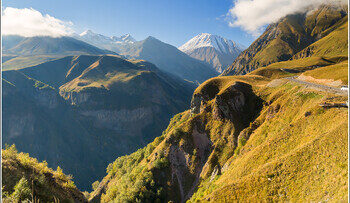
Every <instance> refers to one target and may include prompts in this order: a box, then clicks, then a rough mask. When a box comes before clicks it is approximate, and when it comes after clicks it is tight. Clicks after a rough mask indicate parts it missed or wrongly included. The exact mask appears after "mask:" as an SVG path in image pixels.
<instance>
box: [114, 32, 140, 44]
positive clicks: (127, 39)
mask: <svg viewBox="0 0 350 203" xmlns="http://www.w3.org/2000/svg"><path fill="white" fill-rule="evenodd" d="M111 38H112V39H113V40H114V41H117V42H127V43H134V42H136V40H135V39H134V38H133V37H132V36H131V35H130V34H125V35H122V36H120V37H116V36H113V37H111Z"/></svg>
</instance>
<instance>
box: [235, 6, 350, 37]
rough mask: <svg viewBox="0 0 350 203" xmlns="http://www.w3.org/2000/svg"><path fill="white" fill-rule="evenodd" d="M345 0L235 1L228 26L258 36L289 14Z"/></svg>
mask: <svg viewBox="0 0 350 203" xmlns="http://www.w3.org/2000/svg"><path fill="white" fill-rule="evenodd" d="M343 3H347V0H235V1H234V5H233V7H232V8H231V9H230V10H229V12H228V15H229V16H230V19H229V25H230V26H231V27H241V28H243V29H244V30H245V31H247V32H249V33H251V34H254V35H256V34H259V33H260V32H261V31H262V30H261V29H262V27H263V26H265V25H267V24H270V23H274V22H277V21H278V20H279V19H281V18H282V17H285V16H287V15H290V14H294V13H299V12H306V11H308V10H309V9H315V8H317V7H319V6H321V5H322V4H338V5H339V4H343Z"/></svg>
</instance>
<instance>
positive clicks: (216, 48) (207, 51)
mask: <svg viewBox="0 0 350 203" xmlns="http://www.w3.org/2000/svg"><path fill="white" fill-rule="evenodd" d="M179 49H180V50H181V51H183V52H185V53H186V54H188V55H189V56H191V57H193V58H196V59H198V60H201V61H205V62H207V63H208V64H210V65H211V66H213V67H214V69H215V70H216V71H218V72H219V73H221V72H222V71H223V70H225V69H226V68H227V67H228V66H229V65H231V64H232V62H233V61H234V60H235V58H236V57H237V56H238V55H239V54H240V53H241V52H242V51H243V50H244V49H245V48H244V47H243V46H242V45H240V44H238V43H235V42H233V41H232V40H229V39H225V38H223V37H220V36H217V35H212V34H208V33H202V34H199V35H197V36H195V37H193V38H192V39H190V40H189V41H188V42H186V43H185V44H184V45H182V46H181V47H179Z"/></svg>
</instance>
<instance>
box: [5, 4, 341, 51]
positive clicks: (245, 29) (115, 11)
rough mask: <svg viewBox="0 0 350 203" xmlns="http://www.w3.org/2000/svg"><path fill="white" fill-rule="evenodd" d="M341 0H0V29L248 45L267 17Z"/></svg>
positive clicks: (24, 33) (271, 18)
mask: <svg viewBox="0 0 350 203" xmlns="http://www.w3.org/2000/svg"><path fill="white" fill-rule="evenodd" d="M330 3H331V4H334V5H339V4H344V3H347V0H3V1H2V24H1V27H2V33H4V34H18V33H20V34H21V35H22V36H27V37H28V36H36V35H40V34H42V33H45V35H48V36H54V37H56V36H62V35H67V34H68V33H72V32H76V33H81V32H83V31H85V30H87V29H90V30H92V31H93V32H96V33H99V34H103V35H106V36H121V35H124V34H131V35H132V36H133V37H134V38H135V39H136V40H143V39H145V38H147V37H148V36H153V37H156V38H158V39H160V40H161V41H163V42H166V43H169V44H172V45H174V46H177V47H179V46H181V45H182V44H184V43H186V42H187V41H188V40H190V39H191V38H192V37H194V36H196V35H198V34H200V33H211V34H216V35H219V36H222V37H225V38H227V39H231V40H233V41H235V42H238V43H239V44H242V45H244V46H246V47H248V46H249V45H250V44H251V43H252V42H253V41H254V40H255V39H256V38H257V37H258V36H259V35H260V34H261V33H262V32H263V31H264V29H265V28H266V26H267V25H268V24H270V23H274V22H277V21H278V20H279V19H281V18H282V17H284V16H286V15H289V14H294V13H300V12H307V11H309V10H313V9H315V8H317V7H319V6H321V5H322V4H330Z"/></svg>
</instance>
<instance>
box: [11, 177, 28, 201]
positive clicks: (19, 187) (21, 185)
mask: <svg viewBox="0 0 350 203" xmlns="http://www.w3.org/2000/svg"><path fill="white" fill-rule="evenodd" d="M11 196H12V198H13V199H14V200H15V201H16V202H22V201H24V200H27V199H28V200H29V199H31V196H32V194H31V189H30V186H29V183H28V181H27V179H25V178H24V177H22V178H21V179H20V180H19V181H18V183H17V184H16V185H15V187H14V192H13V193H12V195H11Z"/></svg>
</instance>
